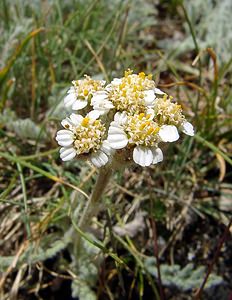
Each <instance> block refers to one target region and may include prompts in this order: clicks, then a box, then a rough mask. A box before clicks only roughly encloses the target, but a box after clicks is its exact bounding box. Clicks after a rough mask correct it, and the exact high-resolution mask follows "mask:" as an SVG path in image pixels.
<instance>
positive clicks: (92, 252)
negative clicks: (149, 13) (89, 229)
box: [72, 238, 100, 300]
mask: <svg viewBox="0 0 232 300" xmlns="http://www.w3.org/2000/svg"><path fill="white" fill-rule="evenodd" d="M94 239H95V238H94ZM81 243H82V245H81V247H80V251H79V252H78V260H76V258H74V259H73V262H72V269H73V271H74V272H75V273H76V274H78V280H74V281H73V282H72V296H73V297H74V298H76V297H78V298H79V299H80V300H95V299H97V297H96V294H95V293H94V291H93V290H92V287H94V286H95V284H96V281H97V275H98V269H97V264H99V262H100V260H99V254H100V250H99V249H98V248H96V247H95V246H93V245H91V244H90V243H89V242H88V241H86V240H84V239H82V240H81ZM96 257H97V259H98V261H96Z"/></svg>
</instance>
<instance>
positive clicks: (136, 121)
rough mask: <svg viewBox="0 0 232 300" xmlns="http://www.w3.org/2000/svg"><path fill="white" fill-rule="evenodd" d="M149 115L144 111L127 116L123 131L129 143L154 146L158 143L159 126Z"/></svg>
mask: <svg viewBox="0 0 232 300" xmlns="http://www.w3.org/2000/svg"><path fill="white" fill-rule="evenodd" d="M150 117H151V116H150V115H145V114H144V113H141V114H139V115H134V116H128V121H127V123H126V125H125V131H126V132H127V135H128V138H129V142H130V143H132V144H136V145H143V146H155V145H156V144H157V143H158V135H157V134H158V132H159V129H160V128H159V126H158V124H157V123H156V122H154V121H153V120H151V119H150Z"/></svg>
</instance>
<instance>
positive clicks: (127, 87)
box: [56, 70, 194, 167]
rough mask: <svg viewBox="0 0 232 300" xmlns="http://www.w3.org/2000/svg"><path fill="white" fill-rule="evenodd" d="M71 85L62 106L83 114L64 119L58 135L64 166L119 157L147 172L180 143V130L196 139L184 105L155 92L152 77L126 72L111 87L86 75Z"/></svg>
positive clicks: (101, 163)
mask: <svg viewBox="0 0 232 300" xmlns="http://www.w3.org/2000/svg"><path fill="white" fill-rule="evenodd" d="M72 83H73V87H71V88H70V89H69V91H68V95H67V96H66V97H65V99H64V104H65V106H67V107H71V108H72V109H73V110H74V111H80V114H76V113H72V114H71V115H70V116H69V117H67V118H66V119H64V120H63V121H62V122H61V124H62V126H63V127H64V129H62V130H59V131H58V132H57V135H56V140H57V142H58V144H59V145H60V146H61V147H62V148H61V149H60V157H61V159H62V160H63V161H68V160H71V159H73V158H74V157H76V156H77V157H80V158H81V157H87V158H88V159H89V160H90V161H91V162H92V163H93V164H94V165H95V166H96V167H102V166H104V165H106V164H107V163H110V162H111V161H113V159H116V157H117V156H116V155H115V154H116V153H117V152H118V153H124V155H125V156H129V155H132V157H133V161H134V162H135V163H136V164H139V165H140V166H143V167H145V166H150V165H151V164H157V163H159V162H161V161H162V160H163V152H162V150H161V148H160V145H162V143H165V142H174V141H177V140H178V139H179V131H182V132H184V133H185V134H187V135H189V136H193V135H194V128H193V126H192V124H191V123H189V122H188V121H186V118H185V116H184V115H183V113H182V108H181V106H180V105H179V104H177V103H176V102H174V101H173V99H172V97H171V96H168V95H167V94H165V93H164V92H163V91H161V90H160V89H158V88H157V87H156V85H155V82H154V81H153V80H152V75H146V74H145V73H144V72H141V73H139V74H133V72H132V71H131V70H128V71H125V73H124V77H122V78H114V79H113V80H112V81H111V82H110V83H109V84H108V85H106V83H105V81H103V80H93V79H92V78H91V77H89V76H87V75H85V78H84V79H83V80H76V81H73V82H72ZM83 109H84V110H83ZM86 113H87V114H86ZM122 149H125V151H124V152H122V151H121V150H122ZM115 152H116V153H115ZM130 153H131V154H130ZM125 159H128V157H127V158H126V157H125Z"/></svg>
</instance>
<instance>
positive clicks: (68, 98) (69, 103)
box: [64, 92, 76, 107]
mask: <svg viewBox="0 0 232 300" xmlns="http://www.w3.org/2000/svg"><path fill="white" fill-rule="evenodd" d="M75 101H76V95H75V92H70V93H69V94H68V95H67V96H66V97H65V98H64V106H66V107H70V106H72V105H73V103H75Z"/></svg>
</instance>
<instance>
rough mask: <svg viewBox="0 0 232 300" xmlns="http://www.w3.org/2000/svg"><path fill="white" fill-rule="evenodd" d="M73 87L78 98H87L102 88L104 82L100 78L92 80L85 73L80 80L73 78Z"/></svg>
mask: <svg viewBox="0 0 232 300" xmlns="http://www.w3.org/2000/svg"><path fill="white" fill-rule="evenodd" d="M72 83H73V85H74V89H75V92H76V96H77V98H78V100H81V99H83V100H89V99H91V97H92V94H93V92H96V91H101V90H103V89H104V82H103V81H102V80H94V79H92V78H91V77H90V76H87V75H85V78H84V79H82V80H74V81H73V82H72Z"/></svg>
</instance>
